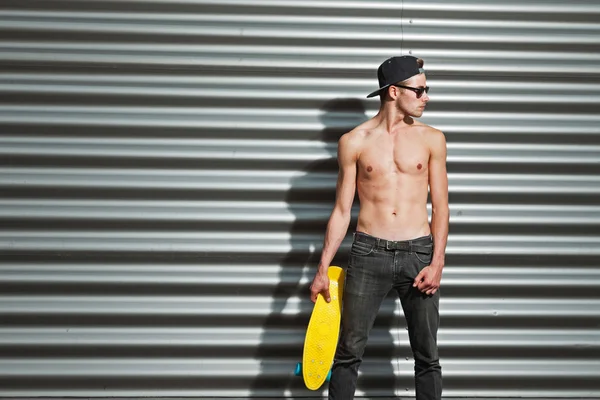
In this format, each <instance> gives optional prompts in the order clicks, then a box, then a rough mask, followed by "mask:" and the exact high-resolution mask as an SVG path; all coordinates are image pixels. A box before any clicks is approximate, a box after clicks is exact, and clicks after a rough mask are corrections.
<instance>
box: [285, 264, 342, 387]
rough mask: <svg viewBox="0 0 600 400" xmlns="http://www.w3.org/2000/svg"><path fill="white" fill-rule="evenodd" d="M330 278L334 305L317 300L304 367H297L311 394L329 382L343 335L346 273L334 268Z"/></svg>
mask: <svg viewBox="0 0 600 400" xmlns="http://www.w3.org/2000/svg"><path fill="white" fill-rule="evenodd" d="M327 275H328V277H329V294H330V296H331V302H329V303H327V301H325V299H324V298H323V296H322V295H321V294H319V295H318V296H317V301H316V302H315V305H314V307H313V311H312V314H311V316H310V321H309V323H308V328H307V330H306V338H305V339H304V353H303V356H302V364H299V365H298V366H297V367H296V374H299V372H300V371H301V372H302V377H303V378H304V384H305V385H306V387H307V388H308V389H310V390H317V389H318V388H320V387H321V385H323V383H324V382H325V380H328V378H329V374H330V369H331V365H332V363H333V358H334V356H335V349H336V347H337V342H338V336H339V333H340V319H341V310H342V295H343V293H344V270H343V269H341V268H340V267H336V266H330V267H329V269H328V270H327Z"/></svg>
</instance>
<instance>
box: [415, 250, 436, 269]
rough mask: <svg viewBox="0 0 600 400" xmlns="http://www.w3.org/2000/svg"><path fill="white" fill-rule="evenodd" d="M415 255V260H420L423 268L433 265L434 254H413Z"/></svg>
mask: <svg viewBox="0 0 600 400" xmlns="http://www.w3.org/2000/svg"><path fill="white" fill-rule="evenodd" d="M413 254H414V255H415V258H416V259H417V260H419V261H420V262H422V263H423V264H425V265H423V267H426V266H428V265H429V264H431V259H432V258H433V252H431V253H416V252H415V253H413Z"/></svg>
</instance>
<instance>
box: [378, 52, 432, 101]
mask: <svg viewBox="0 0 600 400" xmlns="http://www.w3.org/2000/svg"><path fill="white" fill-rule="evenodd" d="M417 60H418V59H417V58H416V57H413V56H400V57H392V58H388V59H387V60H385V61H384V62H383V63H382V64H381V65H380V66H379V68H378V69H377V79H378V80H379V89H377V90H376V91H374V92H373V93H371V94H369V95H368V96H367V97H374V96H377V95H378V94H381V91H382V90H384V89H387V88H388V87H389V86H390V85H392V84H394V83H398V82H402V81H404V80H407V79H408V78H410V77H411V76H414V75H418V74H421V73H423V72H425V71H424V70H423V68H420V67H419V63H418V62H417Z"/></svg>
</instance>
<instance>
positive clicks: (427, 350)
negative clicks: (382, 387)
mask: <svg viewBox="0 0 600 400" xmlns="http://www.w3.org/2000/svg"><path fill="white" fill-rule="evenodd" d="M432 256H433V241H432V238H431V235H429V236H423V237H420V238H416V239H413V240H407V241H397V242H393V241H387V240H383V239H378V238H376V237H374V236H370V235H367V234H365V233H362V232H357V233H355V234H354V240H353V242H352V248H351V250H350V259H349V262H348V268H347V270H346V283H345V289H344V298H343V310H342V328H341V333H340V339H339V343H338V347H337V350H336V354H335V360H334V363H333V367H332V372H331V380H330V382H329V399H330V400H350V399H353V398H354V392H355V389H356V380H357V377H358V367H359V365H360V363H361V362H362V356H363V353H364V349H365V346H366V344H367V338H368V336H369V332H370V331H371V328H372V327H373V323H374V321H375V317H376V315H377V313H378V311H379V308H380V306H381V304H382V302H383V300H384V298H385V297H386V296H387V294H388V293H389V292H390V291H391V290H392V289H395V290H396V292H397V293H398V295H399V296H400V300H401V302H402V309H403V310H404V316H405V318H406V322H407V326H408V335H409V339H410V346H411V349H412V352H413V356H414V359H415V388H416V393H417V400H433V399H436V400H438V399H441V396H442V369H441V367H440V363H439V356H438V348H437V330H438V325H439V300H440V294H439V293H440V292H439V290H438V291H437V292H436V293H435V294H434V295H432V296H428V295H426V294H424V293H421V292H420V291H419V290H418V289H417V288H414V287H413V286H412V285H413V281H414V279H415V277H416V276H417V274H418V273H419V271H420V270H421V269H423V268H424V267H426V266H428V265H429V263H430V262H431V259H432Z"/></svg>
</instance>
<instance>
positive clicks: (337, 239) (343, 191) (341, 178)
mask: <svg viewBox="0 0 600 400" xmlns="http://www.w3.org/2000/svg"><path fill="white" fill-rule="evenodd" d="M356 139H357V138H356V137H353V136H352V135H350V134H345V135H343V136H342V137H341V138H340V140H339V142H338V165H339V172H338V180H337V185H336V200H335V206H334V208H333V211H332V213H331V216H330V217H329V222H328V223H327V230H326V232H325V241H324V243H323V252H322V254H321V261H320V262H319V267H318V270H317V273H316V275H315V278H314V279H313V283H312V285H311V287H310V290H311V300H312V301H313V302H315V301H317V295H318V294H319V293H321V294H323V297H325V299H326V300H327V301H328V302H329V301H330V296H329V278H328V277H327V269H328V268H329V264H330V263H331V260H333V257H334V256H335V253H336V252H337V251H338V249H339V247H340V245H341V243H342V241H343V240H344V237H345V236H346V232H347V231H348V226H349V225H350V219H351V216H352V202H353V201H354V194H355V192H356V161H357V159H358V151H357V145H356Z"/></svg>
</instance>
